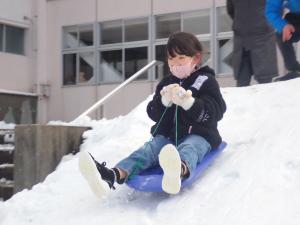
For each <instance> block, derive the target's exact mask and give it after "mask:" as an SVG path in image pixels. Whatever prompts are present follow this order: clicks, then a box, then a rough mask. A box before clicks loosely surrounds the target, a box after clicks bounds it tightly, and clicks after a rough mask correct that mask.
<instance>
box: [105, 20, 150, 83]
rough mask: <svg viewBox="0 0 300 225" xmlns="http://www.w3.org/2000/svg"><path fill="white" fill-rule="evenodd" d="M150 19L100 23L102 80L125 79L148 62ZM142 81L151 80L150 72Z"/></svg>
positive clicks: (141, 78) (108, 81)
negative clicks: (149, 77)
mask: <svg viewBox="0 0 300 225" xmlns="http://www.w3.org/2000/svg"><path fill="white" fill-rule="evenodd" d="M148 21H149V18H148V17H143V18H134V19H126V20H114V21H106V22H102V23H100V26H99V27H100V46H99V55H100V69H99V77H100V79H99V80H100V82H101V83H111V82H121V81H123V80H125V79H127V78H129V77H130V76H132V75H133V74H135V73H136V72H137V71H138V70H140V69H141V68H142V67H144V66H145V65H146V64H147V63H148V48H149V32H148V30H149V27H148V24H149V22H148ZM137 79H139V80H147V79H148V72H145V73H144V74H142V75H141V76H140V77H139V78H137Z"/></svg>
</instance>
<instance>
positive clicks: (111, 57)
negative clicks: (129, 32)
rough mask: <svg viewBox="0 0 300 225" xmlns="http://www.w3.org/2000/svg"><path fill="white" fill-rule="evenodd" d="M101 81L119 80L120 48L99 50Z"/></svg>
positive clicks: (120, 72) (120, 71) (120, 65)
mask: <svg viewBox="0 0 300 225" xmlns="http://www.w3.org/2000/svg"><path fill="white" fill-rule="evenodd" d="M100 69H101V70H100V71H101V74H102V76H101V81H104V82H120V81H122V80H123V78H122V72H123V69H122V50H112V51H106V52H101V62H100Z"/></svg>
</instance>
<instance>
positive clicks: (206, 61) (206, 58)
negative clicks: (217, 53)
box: [200, 41, 212, 66]
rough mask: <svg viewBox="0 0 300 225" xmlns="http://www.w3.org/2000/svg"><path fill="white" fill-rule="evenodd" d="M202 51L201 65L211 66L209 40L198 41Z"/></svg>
mask: <svg viewBox="0 0 300 225" xmlns="http://www.w3.org/2000/svg"><path fill="white" fill-rule="evenodd" d="M200 42H201V45H202V48H203V52H202V65H208V66H212V62H211V50H210V41H200Z"/></svg>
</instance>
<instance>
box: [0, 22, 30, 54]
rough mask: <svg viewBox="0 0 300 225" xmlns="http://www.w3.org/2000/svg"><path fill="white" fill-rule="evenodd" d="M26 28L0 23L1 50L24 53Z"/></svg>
mask: <svg viewBox="0 0 300 225" xmlns="http://www.w3.org/2000/svg"><path fill="white" fill-rule="evenodd" d="M24 42H25V29H23V28H20V27H14V26H9V25H4V24H0V51H3V52H7V53H13V54H18V55H24V54H25V49H24V44H25V43H24Z"/></svg>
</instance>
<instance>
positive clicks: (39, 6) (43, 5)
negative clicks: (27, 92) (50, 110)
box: [35, 0, 49, 124]
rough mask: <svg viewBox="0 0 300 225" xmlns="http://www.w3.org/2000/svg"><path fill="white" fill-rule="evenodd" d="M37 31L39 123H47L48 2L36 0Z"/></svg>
mask: <svg viewBox="0 0 300 225" xmlns="http://www.w3.org/2000/svg"><path fill="white" fill-rule="evenodd" d="M35 5H36V15H37V16H36V29H37V33H36V36H37V39H36V41H37V43H36V44H37V55H36V56H37V57H36V78H37V79H36V83H37V87H36V88H37V94H38V96H39V97H38V116H37V117H38V118H37V121H38V123H42V124H43V123H47V117H48V115H47V103H48V96H49V85H48V79H47V40H48V37H47V1H46V0H35Z"/></svg>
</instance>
